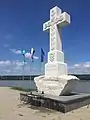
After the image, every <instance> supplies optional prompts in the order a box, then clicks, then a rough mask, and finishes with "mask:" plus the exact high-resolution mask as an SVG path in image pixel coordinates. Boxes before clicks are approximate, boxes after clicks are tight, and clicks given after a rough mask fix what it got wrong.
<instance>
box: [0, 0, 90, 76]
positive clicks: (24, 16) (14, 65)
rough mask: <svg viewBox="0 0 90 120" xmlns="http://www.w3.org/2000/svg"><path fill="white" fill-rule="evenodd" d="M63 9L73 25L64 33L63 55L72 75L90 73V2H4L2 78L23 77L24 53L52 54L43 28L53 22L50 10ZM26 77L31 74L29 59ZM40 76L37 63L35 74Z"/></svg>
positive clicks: (0, 13) (0, 1)
mask: <svg viewBox="0 0 90 120" xmlns="http://www.w3.org/2000/svg"><path fill="white" fill-rule="evenodd" d="M56 5H57V6H58V7H60V8H61V9H62V10H63V11H65V12H68V13H69V14H70V15H71V24H70V25H69V26H66V27H64V28H63V29H62V42H63V51H64V54H65V61H66V63H67V64H68V69H69V72H70V73H90V14H89V11H90V1H89V0H75V1H72V0H68V1H66V0H37V1H36V0H0V46H1V47H0V74H22V58H23V57H22V55H21V54H19V52H20V50H22V49H25V50H26V51H27V52H29V50H30V48H32V47H33V48H34V49H35V51H36V53H35V56H36V57H37V58H38V57H39V58H40V48H41V47H42V48H43V49H44V51H45V52H46V56H45V62H46V60H47V52H48V51H49V36H48V33H47V32H43V29H42V25H43V23H44V22H45V21H47V20H49V10H50V9H51V8H52V7H54V6H56ZM27 62H28V63H27V65H26V67H25V71H24V74H30V70H29V69H30V67H29V66H30V64H29V59H27ZM39 72H40V59H35V62H34V63H33V65H32V73H31V74H38V73H39Z"/></svg>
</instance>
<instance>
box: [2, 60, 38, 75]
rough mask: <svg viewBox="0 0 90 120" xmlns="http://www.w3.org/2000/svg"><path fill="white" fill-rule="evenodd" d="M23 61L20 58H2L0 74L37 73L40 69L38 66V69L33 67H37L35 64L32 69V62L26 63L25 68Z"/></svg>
mask: <svg viewBox="0 0 90 120" xmlns="http://www.w3.org/2000/svg"><path fill="white" fill-rule="evenodd" d="M23 65H24V63H23V61H19V60H14V61H10V60H1V61H0V74H2V75H4V74H6V75H7V74H9V75H12V74H13V75H15V74H16V75H21V74H27V75H30V74H31V73H30V72H32V73H36V74H37V71H38V68H37V67H36V69H37V70H35V69H33V68H35V67H34V66H33V67H32V70H31V71H30V64H29V63H25V66H24V69H23Z"/></svg>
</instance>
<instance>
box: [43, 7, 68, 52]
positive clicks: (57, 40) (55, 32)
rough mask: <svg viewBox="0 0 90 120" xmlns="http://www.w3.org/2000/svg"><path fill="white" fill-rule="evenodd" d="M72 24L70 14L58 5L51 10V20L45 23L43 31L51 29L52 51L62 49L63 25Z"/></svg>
mask: <svg viewBox="0 0 90 120" xmlns="http://www.w3.org/2000/svg"><path fill="white" fill-rule="evenodd" d="M67 24H70V15H69V14H68V13H66V12H63V13H62V11H61V9H60V8H58V7H57V6H56V7H54V8H52V9H51V10H50V20H49V21H47V22H45V23H44V24H43V31H47V30H50V51H53V50H59V51H62V42H61V33H60V32H61V29H59V28H61V27H63V26H65V25H67Z"/></svg>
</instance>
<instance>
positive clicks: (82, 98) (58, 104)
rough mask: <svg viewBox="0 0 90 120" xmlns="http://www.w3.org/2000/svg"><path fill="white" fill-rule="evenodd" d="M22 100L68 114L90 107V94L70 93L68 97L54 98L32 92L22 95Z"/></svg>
mask: <svg viewBox="0 0 90 120" xmlns="http://www.w3.org/2000/svg"><path fill="white" fill-rule="evenodd" d="M20 100H21V101H23V102H25V103H28V104H31V105H34V106H37V107H45V108H48V109H53V110H57V111H60V112H63V113H66V112H69V111H72V110H74V109H78V108H80V107H83V106H85V105H89V104H90V94H87V93H79V94H78V93H70V94H69V95H67V96H53V95H47V94H41V93H38V92H31V93H29V94H27V93H20Z"/></svg>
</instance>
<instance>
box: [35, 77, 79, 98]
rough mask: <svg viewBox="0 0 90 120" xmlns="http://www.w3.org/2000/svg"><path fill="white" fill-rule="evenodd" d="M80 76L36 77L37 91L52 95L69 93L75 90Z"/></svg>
mask: <svg viewBox="0 0 90 120" xmlns="http://www.w3.org/2000/svg"><path fill="white" fill-rule="evenodd" d="M78 80H79V79H78V78H77V77H75V76H70V75H63V76H60V77H45V76H39V77H36V78H35V79H34V82H35V84H36V87H37V91H38V92H40V93H42V91H43V92H44V93H45V94H50V95H55V96H59V95H67V94H69V93H70V92H72V91H73V89H74V88H75V86H76V85H77V83H78Z"/></svg>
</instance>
